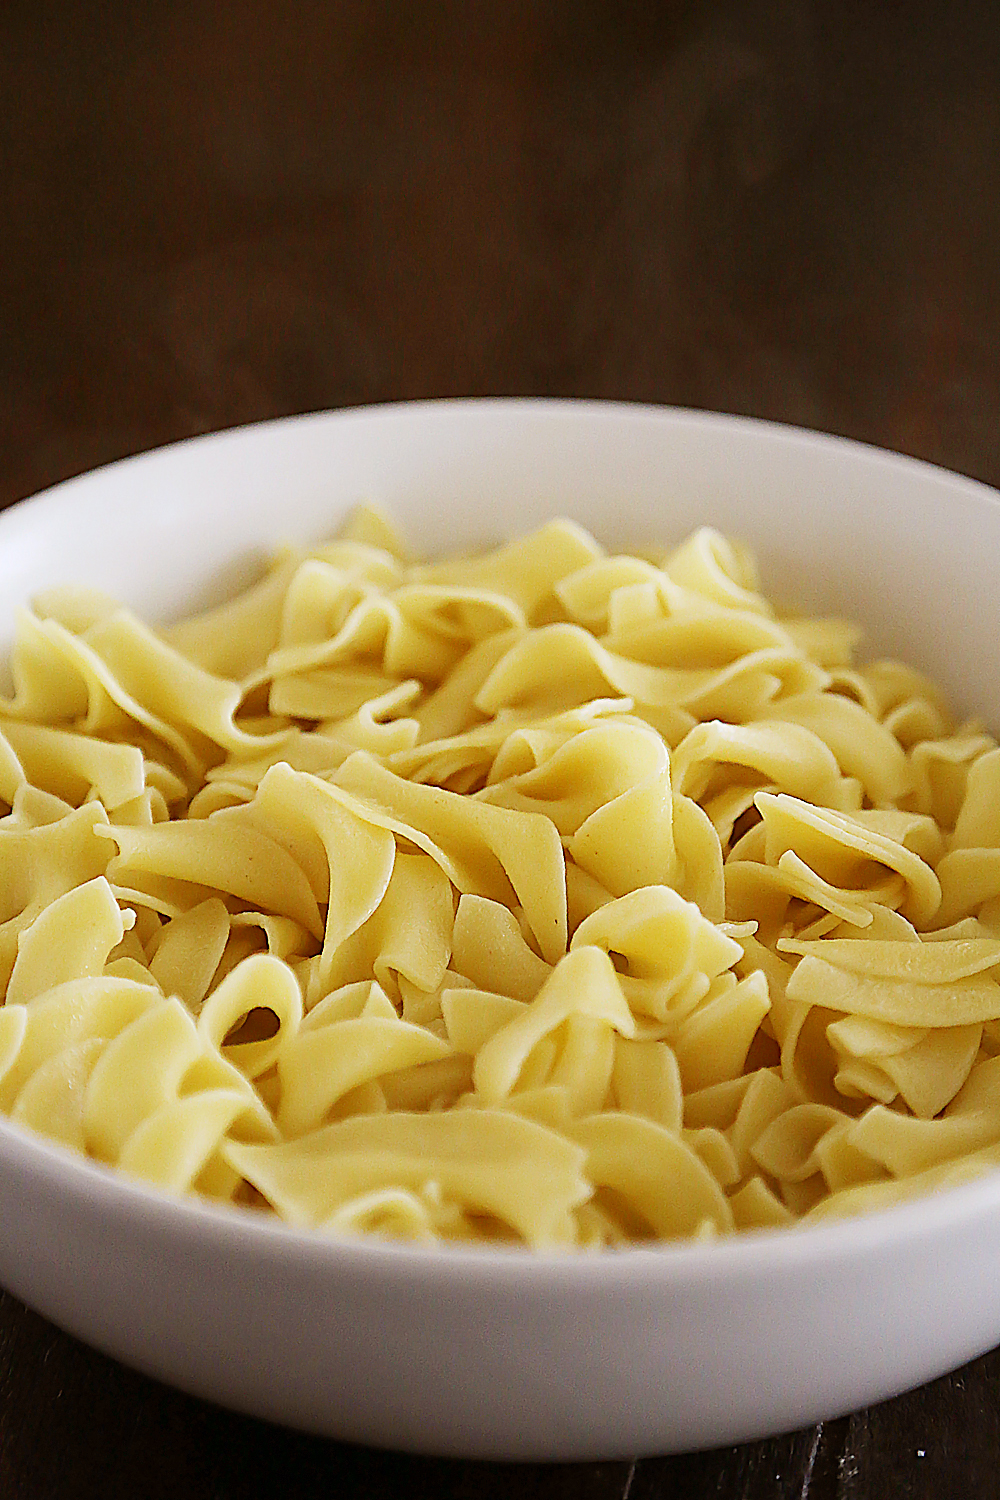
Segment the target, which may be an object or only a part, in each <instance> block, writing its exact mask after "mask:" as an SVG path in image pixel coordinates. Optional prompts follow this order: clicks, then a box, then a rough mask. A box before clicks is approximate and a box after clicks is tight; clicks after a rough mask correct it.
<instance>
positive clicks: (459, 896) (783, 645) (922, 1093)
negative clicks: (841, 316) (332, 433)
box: [0, 508, 1000, 1249]
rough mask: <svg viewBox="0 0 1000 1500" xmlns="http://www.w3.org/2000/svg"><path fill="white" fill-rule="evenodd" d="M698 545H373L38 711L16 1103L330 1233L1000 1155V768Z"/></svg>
mask: <svg viewBox="0 0 1000 1500" xmlns="http://www.w3.org/2000/svg"><path fill="white" fill-rule="evenodd" d="M858 635H859V632H858V631H857V630H856V629H855V628H854V627H853V626H852V625H850V624H848V623H845V622H843V621H840V620H831V619H802V618H797V617H791V618H788V617H784V616H782V615H779V614H778V613H777V612H776V611H775V609H774V608H773V607H772V606H771V604H769V603H768V602H767V600H766V599H765V598H763V597H762V595H761V593H760V592H759V585H758V581H757V577H756V573H755V567H754V563H753V560H752V558H751V557H750V556H749V555H748V553H747V552H746V551H745V550H744V549H743V548H742V547H741V546H739V545H737V544H735V543H733V542H730V541H727V540H726V539H725V538H723V537H722V536H720V535H719V534H718V533H716V532H714V531H711V530H708V529H703V530H700V531H698V532H696V533H695V534H694V535H693V536H691V537H690V538H689V539H688V540H687V541H685V542H684V543H683V544H682V545H680V546H678V547H676V548H674V549H673V550H669V551H666V552H662V551H652V550H650V551H645V552H643V553H641V554H640V555H636V556H620V555H614V556H609V555H606V554H605V553H604V552H603V551H602V549H601V548H600V547H599V546H598V545H597V544H596V543H595V541H594V540H593V539H592V537H591V536H589V535H588V534H587V533H586V532H585V531H584V530H582V529H581V528H580V527H579V526H577V525H576V524H574V523H572V522H570V521H565V520H561V521H554V522H551V523H549V524H547V525H544V526H542V527H541V528H540V529H539V530H537V531H536V532H535V533H533V534H532V535H530V536H527V537H525V538H523V539H522V540H519V541H515V542H513V543H511V544H510V545H507V546H503V547H500V548H499V549H498V550H496V551H493V552H490V553H488V554H486V555H484V556H477V557H474V558H471V559H460V560H453V561H446V562H442V563H435V564H432V565H420V566H417V565H412V564H411V563H409V562H408V561H407V559H406V556H405V551H404V548H403V547H402V545H401V543H400V542H399V540H398V538H397V537H396V535H395V533H394V532H393V530H392V528H391V527H390V525H389V524H388V523H387V522H386V521H385V520H384V519H383V518H381V517H380V516H379V515H378V514H377V513H376V512H374V511H372V510H369V509H368V508H362V509H361V510H359V511H358V512H357V513H356V514H355V515H354V517H353V518H352V520H351V521H350V522H349V524H348V526H347V527H346V529H345V531H344V532H343V534H342V535H341V537H340V539H339V540H337V541H334V542H332V543H330V544H328V545H325V546H320V547H317V548H315V549H312V550H308V551H303V550H293V549H291V548H288V549H286V550H285V551H283V552H282V553H280V554H279V555H278V556H277V558H276V559H275V560H274V562H273V564H272V566H271V567H270V569H269V571H268V572H267V574H266V576H265V577H264V578H263V579H262V580H261V581H260V582H258V583H257V584H256V585H254V586H253V587H251V588H249V589H248V590H247V591H246V592H244V593H243V594H241V595H240V596H239V597H237V598H235V599H233V600H232V601H231V602H230V603H227V604H225V605H223V606H221V607H220V608H218V609H214V610H212V611H209V612H208V613H205V614H202V615H200V616H197V617H194V618H190V619H187V620H185V621H183V622H181V623H180V624H177V625H175V626H173V627H172V628H170V629H168V630H166V631H164V632H159V633H158V632H155V631H153V630H151V629H149V628H148V627H147V626H145V625H144V624H142V623H140V621H139V620H138V619H137V618H136V617H135V616H134V615H133V614H131V613H130V612H129V611H128V610H126V609H123V608H121V607H120V606H119V605H117V604H116V603H115V602H114V601H112V600H109V599H107V598H105V597H104V596H102V595H97V594H95V593H94V592H92V591H85V590H81V589H71V588H64V589H58V590H52V591H49V592H47V593H45V594H44V595H42V596H41V597H39V598H38V599H36V601H35V603H34V605H33V607H32V609H30V610H29V609H23V610H21V611H20V612H19V615H18V620H17V628H16V636H15V642H14V646H13V648H12V654H11V674H12V681H13V685H14V687H13V694H12V696H11V697H10V698H9V699H0V814H2V816H0V993H2V994H3V996H4V1003H3V1005H2V1007H0V1110H2V1111H3V1112H5V1113H6V1114H7V1115H8V1116H9V1117H10V1118H11V1119H12V1120H14V1121H16V1122H18V1123H19V1124H21V1125H24V1126H28V1127H30V1128H32V1129H34V1130H37V1131H40V1132H42V1133H43V1134H44V1135H45V1136H47V1137H50V1138H52V1139H54V1140H56V1141H59V1142H62V1143H64V1144H65V1145H67V1146H70V1147H74V1148H76V1149H77V1150H78V1151H80V1152H83V1153H85V1154H86V1155H87V1156H89V1157H91V1158H93V1159H95V1160H97V1161H99V1162H103V1163H106V1164H108V1165H110V1166H112V1167H116V1168H118V1169H120V1170H122V1171H123V1172H126V1173H129V1174H133V1175H135V1176H138V1177H140V1178H142V1179H145V1180H147V1181H149V1182H152V1183H155V1184H158V1185H160V1186H161V1187H163V1188H166V1189H169V1190H173V1191H176V1192H194V1193H198V1194H202V1195H206V1196H207V1197H209V1198H212V1199H216V1200H223V1201H232V1202H235V1203H238V1204H247V1205H253V1206H256V1207H259V1208H265V1209H266V1208H270V1209H271V1210H273V1211H274V1212H275V1213H276V1214H278V1215H279V1216H281V1217H282V1218H283V1219H285V1220H287V1221H288V1222H290V1223H292V1224H294V1225H298V1226H311V1227H315V1228H318V1229H321V1230H324V1231H327V1232H331V1233H335V1234H351V1235H354V1234H374V1235H382V1236H392V1237H401V1238H406V1239H411V1240H417V1241H438V1240H449V1241H451V1240H459V1241H467V1242H468V1241H471V1242H496V1241H503V1242H507V1243H515V1244H518V1243H519V1244H525V1245H528V1246H531V1247H534V1248H542V1249H550V1248H558V1247H574V1246H576V1247H602V1246H615V1245H620V1244H626V1243H630V1242H634V1241H641V1240H646V1241H648V1240H651V1239H652V1240H656V1239H671V1240H672V1239H677V1238H682V1237H698V1238H710V1237H713V1236H716V1235H723V1234H726V1233H729V1232H732V1231H733V1230H744V1229H750V1228H755V1227H770V1226H782V1225H791V1224H794V1223H796V1222H799V1221H802V1220H803V1219H804V1220H805V1221H806V1222H813V1221H815V1220H816V1219H818V1218H819V1217H821V1216H825V1215H831V1214H843V1213H853V1212H856V1211H860V1210H863V1209H869V1208H874V1207H880V1206H884V1205H888V1204H891V1203H894V1202H896V1201H898V1200H900V1199H902V1198H904V1197H908V1196H910V1195H911V1194H913V1193H917V1192H924V1191H926V1190H929V1189H931V1188H934V1187H937V1186H940V1185H944V1184H948V1183H952V1182H957V1181H960V1180H964V1179H965V1178H966V1177H968V1176H970V1175H971V1174H973V1173H977V1172H980V1171H982V1170H984V1169H985V1168H987V1167H989V1166H992V1165H995V1164H1000V983H998V979H997V976H998V974H1000V750H998V749H997V746H996V742H995V741H994V740H993V739H991V738H990V737H989V735H987V734H985V733H984V732H983V731H982V729H981V728H980V727H979V726H977V725H975V724H965V725H961V726H958V727H956V726H955V725H954V724H953V723H952V722H951V720H950V718H949V715H948V712H947V710H946V708H945V706H944V704H943V703H942V700H941V697H940V694H939V693H938V692H937V691H936V690H935V688H934V687H933V686H932V685H931V684H930V683H929V682H927V681H926V680H925V679H924V678H923V677H921V676H919V675H918V674H917V673H916V672H914V671H912V670H911V669H910V668H908V667H905V666H902V665H900V664H898V663H895V662H884V661H882V662H876V663H874V664H872V665H855V664H854V651H855V647H856V645H857V641H858Z"/></svg>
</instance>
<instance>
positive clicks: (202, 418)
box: [0, 0, 1000, 1500]
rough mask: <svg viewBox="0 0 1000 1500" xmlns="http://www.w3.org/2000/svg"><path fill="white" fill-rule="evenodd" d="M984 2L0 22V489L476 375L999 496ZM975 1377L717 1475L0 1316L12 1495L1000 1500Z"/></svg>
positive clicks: (992, 1420)
mask: <svg viewBox="0 0 1000 1500" xmlns="http://www.w3.org/2000/svg"><path fill="white" fill-rule="evenodd" d="M998 14H1000V12H998V11H997V8H996V6H995V3H993V0H972V3H962V0H953V3H946V0H934V3H929V0H928V3H921V0H911V3H908V4H902V3H894V0H871V3H867V4H862V3H856V0H855V3H851V0H840V3H837V0H801V3H792V0H787V3H783V0H744V3H738V0H736V3H732V4H727V3H722V0H720V3H714V4H713V3H710V0H709V3H698V0H690V3H685V0H676V3H674V4H667V3H664V4H661V5H652V4H650V5H639V4H629V3H627V0H619V3H615V0H575V3H574V0H538V3H535V4H532V3H529V0H507V3H506V4H496V3H475V0H473V3H465V4H461V3H458V0H451V3H446V4H438V5H436V6H435V5H430V4H427V3H420V0H418V3H410V4H406V3H404V0H369V3H367V4H365V3H362V0H348V3H343V4H337V3H335V0H298V3H297V4H294V5H290V4H287V3H286V4H282V3H279V0H243V3H241V4H236V3H234V0H221V3H216V4H205V3H194V0H188V3H178V4H174V5H172V6H160V7H157V6H154V5H152V4H150V5H147V6H139V5H136V4H129V3H127V0H106V3H97V0H80V3H76V4H72V5H71V4H63V5H58V4H47V3H46V0H37V3H27V0H7V3H2V4H0V215H2V218H0V460H2V461H0V504H5V503H9V502H11V501H13V500H16V499H18V498H19V497H21V496H23V495H26V494H28V493H30V492H32V491H34V490H36V489H39V488H41V487H42V486H44V485H47V484H50V483H52V482H54V481H55V480H58V479H61V478H64V477H65V476H67V475H69V474H72V473H75V472H78V471H79V470H82V469H85V468H88V467H91V466H93V465H95V464H98V463H102V462H104V461H106V460H108V459H112V458H116V457H119V456H120V455H122V454H125V453H130V452H134V451H136V450H139V449H142V448H146V447H150V446H153V445H155V444H158V443H163V442H166V441H169V440H171V439H174V438H179V437H186V436H188V435H190V434H193V433H198V432H204V431H208V430H210V429H213V428H218V427H223V426H228V425H232V424H234V423H239V422H246V421H254V420H257V419H259V418H266V417H272V416H277V415H281V414H283V413H289V412H297V411H305V410H311V409H317V408H323V407H329V406H339V405H344V404H354V403H358V402H368V401H385V400H395V399H398V398H402V397H422V396H443V395H467V394H484V393H489V394H535V395H567V396H577V395H580V396H603V397H626V398H630V399H641V400H649V401H656V402H671V403H678V404H682V405H690V406H703V407H712V408H717V409H720V410H727V411H735V412H745V413H751V414H754V415H759V416H766V417H772V418H776V419H778V420H782V421H790V422H796V423H801V424H804V425H808V426H813V427H819V428H823V429H827V430H830V431H834V432H839V433H845V434H848V435H850V436H853V437H858V438H863V439H865V440H867V441H870V442H875V443H879V444H882V445H884V446H887V447H891V448H897V449H901V450H903V451H905V452H908V453H913V454H917V455H919V456H921V457H924V458H928V459H932V460H934V461H936V462H938V463H943V464H945V465H948V466H949V467H953V468H956V469H959V470H961V471H963V472H964V473H968V474H972V475H975V476H977V477H979V478H982V479H986V480H988V481H991V482H993V483H998V482H1000V425H998V418H1000V359H998V342H1000V340H998V335H1000V299H998V296H997V286H998V271H1000V45H998V43H1000V20H998V19H997V16H998ZM0 878H2V872H0ZM12 1211H13V1210H12V1209H11V1207H10V1206H7V1205H5V1206H4V1208H3V1212H4V1213H9V1212H12ZM0 1232H2V1230H0ZM151 1295H155V1289H154V1288H151ZM822 1295H823V1288H822V1287H821V1286H817V1288H816V1296H817V1298H821V1297H822ZM998 1376H1000V1357H998V1356H990V1357H988V1358H987V1359H985V1360H982V1361H979V1362H978V1363H977V1364H975V1365H972V1366H970V1367H969V1368H968V1369H967V1370H965V1371H963V1372H960V1374H958V1375H955V1376H951V1377H948V1378H946V1379H944V1380H942V1381H940V1382H938V1383H937V1384H936V1385H933V1386H930V1387H927V1388H925V1389H924V1390H922V1391H920V1392H917V1393H914V1394H911V1395H909V1396H906V1397H903V1398H901V1399H900V1400H898V1401H896V1402H892V1403H889V1404H887V1405H885V1406H882V1407H879V1408H877V1409H875V1410H873V1411H871V1412H868V1413H862V1414H859V1415H856V1416H853V1417H850V1418H842V1419H840V1420H838V1421H834V1422H829V1423H827V1424H825V1425H824V1426H822V1427H820V1428H817V1429H815V1430H814V1431H809V1432H805V1433H800V1434H797V1435H794V1436H791V1437H785V1438H779V1439H775V1440H773V1441H771V1442H767V1443H762V1444H759V1445H750V1446H747V1447H745V1448H740V1449H731V1450H725V1451H720V1452H718V1453H711V1454H704V1455H696V1456H691V1457H685V1458H675V1459H659V1460H646V1461H644V1462H641V1463H639V1464H637V1465H629V1464H621V1463H614V1464H604V1465H587V1466H581V1467H552V1468H546V1467H536V1466H531V1467H528V1468H521V1469H514V1468H506V1467H503V1466H480V1465H463V1464H453V1463H435V1462H431V1461H426V1460H417V1459H406V1458H400V1457H397V1456H393V1455H385V1454H373V1453H368V1452H365V1451H363V1450H358V1449H352V1448H345V1447H342V1446H339V1445H336V1444H333V1443H327V1442H323V1441H320V1440H316V1439H311V1438H305V1437H301V1436H297V1435H294V1434H290V1433H284V1432H281V1431H278V1430H274V1429H271V1428H268V1427H266V1426H264V1425H262V1424H259V1423H254V1422H250V1421H248V1420H245V1419H242V1418H237V1417H232V1416H228V1415H226V1414H223V1413H220V1412H217V1411H215V1410H213V1409H212V1408H210V1407H207V1406H204V1405H202V1404H200V1403H196V1402H193V1401H190V1400H187V1399H186V1398H184V1397H181V1396H178V1395H176V1394H174V1393H172V1392H169V1391H166V1390H164V1389H162V1388H160V1387H159V1386H156V1385H154V1384H153V1383H151V1382H149V1381H145V1380H143V1379H141V1378H140V1377H138V1376H136V1375H133V1374H131V1373H129V1372H128V1371H125V1370H124V1369H122V1368H121V1367H119V1366H117V1365H114V1364H112V1363H111V1362H109V1361H107V1360H104V1359H102V1358H100V1357H98V1356H96V1355H94V1354H92V1353H90V1352H89V1351H87V1350H86V1349H84V1348H83V1347H82V1346H80V1345H78V1344H76V1343H74V1342H73V1341H72V1340H70V1339H67V1338H66V1337H64V1336H63V1335H61V1334H59V1333H57V1332H56V1331H55V1330H54V1329H52V1328H51V1327H49V1326H48V1325H47V1324H45V1323H43V1322H42V1321H41V1320H40V1319H39V1318H37V1317H36V1316H35V1315H33V1314H31V1313H28V1312H26V1311H25V1310H24V1309H23V1308H21V1307H20V1306H19V1305H18V1304H16V1303H15V1302H14V1301H13V1299H11V1298H9V1297H2V1295H0V1495H2V1496H3V1497H4V1500H8V1497H10V1500H22V1497H24V1500H35V1497H46V1496H49V1495H52V1496H58V1497H60V1500H61V1497H67V1500H76V1497H85V1496H86V1497H89V1496H95V1497H96V1496H101V1497H109V1500H112V1497H116V1496H119V1495H121V1496H130V1497H132V1496H135V1497H146V1496H149V1497H158V1496H164V1497H166V1496H175V1495H184V1496H186V1497H191V1500H203V1497H204V1500H207V1497H213V1500H228V1497H244V1496H247V1497H254V1496H265V1495H271V1494H276V1493H281V1492H284V1491H286V1490H287V1491H288V1492H289V1493H290V1494H294V1495H295V1496H301V1497H304V1500H308V1497H311V1496H320V1495H322V1496H324V1497H325V1496H327V1495H329V1494H330V1493H344V1494H353V1493H359V1494H360V1493H364V1494H365V1495H366V1496H369V1497H371V1500H379V1497H381V1496H390V1495H392V1496H397V1495H415V1496H435V1497H437V1496H441V1497H455V1500H459V1497H463V1500H464V1497H466V1496H468V1497H470V1500H471V1497H476V1500H492V1497H501V1496H507V1495H518V1496H523V1497H525V1500H533V1497H539V1500H555V1497H570V1496H572V1497H581V1500H612V1497H613V1500H624V1497H626V1496H627V1497H628V1500H659V1497H663V1500H668V1497H674V1496H677V1497H683V1500H688V1497H691V1500H700V1497H702V1496H705V1497H707V1496H713V1497H719V1500H729V1497H736V1496H747V1497H765V1496H767V1497H771V1496H780V1497H792V1496H794V1497H809V1500H832V1497H835V1496H836V1497H838V1500H860V1497H868V1496H887V1497H888V1496H892V1497H896V1496H900V1497H915V1500H916V1497H923V1496H927V1497H931V1496H934V1497H936V1500H941V1497H949V1496H979V1495H984V1496H985V1495H994V1494H997V1493H1000V1400H998V1396H997V1378H998Z"/></svg>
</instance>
